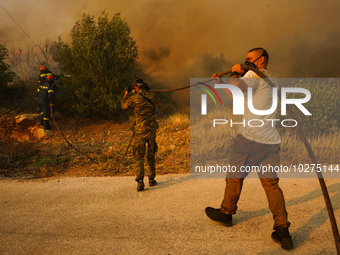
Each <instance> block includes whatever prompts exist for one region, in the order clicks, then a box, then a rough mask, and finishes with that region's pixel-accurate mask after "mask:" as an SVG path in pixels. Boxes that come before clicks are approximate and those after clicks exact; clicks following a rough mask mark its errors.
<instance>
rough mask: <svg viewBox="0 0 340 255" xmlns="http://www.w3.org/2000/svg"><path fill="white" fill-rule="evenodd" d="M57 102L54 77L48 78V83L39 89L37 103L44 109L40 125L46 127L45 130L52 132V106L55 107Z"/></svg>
mask: <svg viewBox="0 0 340 255" xmlns="http://www.w3.org/2000/svg"><path fill="white" fill-rule="evenodd" d="M54 101H55V94H54V79H53V76H52V75H49V76H46V81H45V82H44V83H42V84H41V85H40V86H39V88H38V89H37V103H38V105H39V107H40V109H42V112H41V115H40V124H41V125H43V126H44V129H45V130H50V129H51V127H50V122H49V120H50V115H51V110H50V105H51V106H53V105H54Z"/></svg>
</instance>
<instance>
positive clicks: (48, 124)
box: [44, 120, 51, 130]
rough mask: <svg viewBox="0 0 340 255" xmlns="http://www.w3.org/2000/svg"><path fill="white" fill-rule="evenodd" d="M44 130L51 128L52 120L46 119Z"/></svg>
mask: <svg viewBox="0 0 340 255" xmlns="http://www.w3.org/2000/svg"><path fill="white" fill-rule="evenodd" d="M44 130H51V127H50V122H49V121H48V120H44Z"/></svg>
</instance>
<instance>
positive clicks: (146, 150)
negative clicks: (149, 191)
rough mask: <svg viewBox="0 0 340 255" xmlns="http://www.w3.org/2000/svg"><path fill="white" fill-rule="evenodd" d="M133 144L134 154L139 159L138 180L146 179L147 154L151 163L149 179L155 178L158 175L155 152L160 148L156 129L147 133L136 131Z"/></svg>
mask: <svg viewBox="0 0 340 255" xmlns="http://www.w3.org/2000/svg"><path fill="white" fill-rule="evenodd" d="M132 146H133V155H134V157H135V158H136V161H137V162H136V163H137V173H136V181H139V180H143V179H144V173H145V171H144V157H145V154H146V158H147V163H148V165H149V179H154V178H155V177H156V160H155V153H156V152H157V149H158V146H157V143H156V130H154V131H151V132H147V133H135V136H134V140H133V145H132Z"/></svg>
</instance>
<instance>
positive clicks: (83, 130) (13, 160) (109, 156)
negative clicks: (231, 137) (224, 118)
mask: <svg viewBox="0 0 340 255" xmlns="http://www.w3.org/2000/svg"><path fill="white" fill-rule="evenodd" d="M0 114H1V115H0V178H1V179H7V178H14V179H34V178H53V177H63V176H65V177H85V176H129V175H134V169H135V168H134V159H133V156H132V149H131V147H130V149H129V150H128V153H127V155H126V156H125V157H124V159H123V160H122V161H121V163H120V164H119V166H117V167H114V165H115V164H116V162H118V161H119V160H120V159H121V157H122V155H123V154H124V152H125V150H126V148H127V146H128V144H129V141H130V138H131V135H132V131H131V129H130V127H131V125H132V122H133V121H132V120H131V121H127V122H123V123H115V122H112V121H108V120H88V119H87V120H74V119H68V118H62V117H59V118H56V123H57V125H58V127H59V128H60V130H61V131H62V133H63V135H64V136H65V137H66V139H67V140H68V141H69V143H70V144H72V146H74V147H75V148H76V149H77V150H78V151H77V150H75V149H74V148H72V147H71V146H70V145H69V144H68V143H67V142H66V141H65V139H64V138H63V136H62V135H61V134H60V132H59V131H58V129H57V128H56V125H55V124H54V122H53V121H51V127H52V131H54V133H53V135H51V136H45V137H43V138H40V139H37V138H36V137H35V136H34V133H35V131H36V130H37V129H38V128H40V127H39V123H38V119H36V121H33V123H30V124H29V125H19V124H17V123H16V119H15V116H17V115H19V114H20V113H15V112H6V111H3V110H2V111H1V113H0ZM189 139H190V135H189V127H188V126H187V127H183V126H180V127H176V126H169V125H167V126H165V125H162V121H161V122H160V128H159V130H158V133H157V143H158V147H159V150H158V153H157V154H156V168H157V173H158V174H169V173H188V172H189V166H190V160H189V152H190V147H189V143H190V140H189ZM145 165H146V173H147V169H148V168H147V164H146V163H145Z"/></svg>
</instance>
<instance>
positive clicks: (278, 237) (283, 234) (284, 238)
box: [272, 228, 294, 250]
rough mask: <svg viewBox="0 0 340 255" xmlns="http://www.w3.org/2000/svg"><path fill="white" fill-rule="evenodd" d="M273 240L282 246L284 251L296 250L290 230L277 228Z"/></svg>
mask: <svg viewBox="0 0 340 255" xmlns="http://www.w3.org/2000/svg"><path fill="white" fill-rule="evenodd" d="M272 239H273V241H274V242H276V243H279V244H281V247H282V249H285V250H290V249H293V248H294V244H293V241H292V238H291V237H290V235H289V231H288V228H276V229H275V231H274V232H273V233H272Z"/></svg>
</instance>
